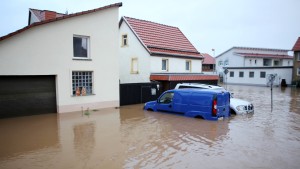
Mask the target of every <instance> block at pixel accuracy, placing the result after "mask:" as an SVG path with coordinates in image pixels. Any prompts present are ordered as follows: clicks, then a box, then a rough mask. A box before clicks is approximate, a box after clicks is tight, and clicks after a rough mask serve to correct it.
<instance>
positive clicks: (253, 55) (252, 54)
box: [237, 53, 293, 59]
mask: <svg viewBox="0 0 300 169" xmlns="http://www.w3.org/2000/svg"><path fill="white" fill-rule="evenodd" d="M237 54H239V55H242V56H244V57H248V58H272V59H293V56H289V55H272V54H261V53H237Z"/></svg>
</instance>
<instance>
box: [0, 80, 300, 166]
mask: <svg viewBox="0 0 300 169" xmlns="http://www.w3.org/2000/svg"><path fill="white" fill-rule="evenodd" d="M228 89H229V90H230V91H231V92H234V95H235V97H237V98H241V99H245V100H248V101H251V102H252V103H253V104H254V106H255V113H254V114H248V115H241V116H232V117H230V118H229V119H225V120H223V121H217V122H215V121H205V120H201V119H194V118H188V117H184V116H180V115H174V114H168V113H160V112H148V111H143V110H142V108H143V105H132V106H124V107H121V108H120V109H102V110H95V111H91V113H90V115H89V116H86V115H84V114H82V112H74V113H67V114H59V115H55V114H49V115H39V116H31V117H19V118H10V119H0V132H1V134H2V136H1V139H0V145H1V146H0V168H1V169H6V168H25V169H26V168H30V169H35V168H62V169H65V168H72V169H73V168H75V169H77V168H78V169H81V168H285V169H288V168H298V167H299V165H300V161H299V159H298V158H299V157H300V90H299V89H295V88H274V90H273V92H274V93H273V94H274V100H273V103H274V106H273V111H271V106H270V103H271V101H270V98H271V94H270V88H267V87H252V86H233V85H232V86H231V85H228Z"/></svg>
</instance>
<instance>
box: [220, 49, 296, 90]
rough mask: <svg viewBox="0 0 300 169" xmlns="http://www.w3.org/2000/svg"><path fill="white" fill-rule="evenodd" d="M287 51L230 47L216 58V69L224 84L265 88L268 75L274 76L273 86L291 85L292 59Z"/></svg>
mask: <svg viewBox="0 0 300 169" xmlns="http://www.w3.org/2000/svg"><path fill="white" fill-rule="evenodd" d="M288 51H289V50H282V49H267V48H250V47H232V48H230V49H229V50H227V51H225V52H223V53H221V54H220V55H218V56H217V57H216V69H217V71H218V73H219V75H220V76H222V77H223V80H224V82H225V83H231V84H246V85H262V86H265V85H267V82H268V79H267V77H268V75H269V74H276V79H275V85H280V84H281V83H285V84H291V83H292V67H293V57H292V56H289V55H288ZM225 68H226V69H227V70H228V74H227V75H226V76H225V74H224V69H225Z"/></svg>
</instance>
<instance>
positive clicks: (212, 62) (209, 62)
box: [202, 53, 216, 64]
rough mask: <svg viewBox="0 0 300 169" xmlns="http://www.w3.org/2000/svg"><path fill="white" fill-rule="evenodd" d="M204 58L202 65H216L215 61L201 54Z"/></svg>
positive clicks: (205, 54) (207, 55)
mask: <svg viewBox="0 0 300 169" xmlns="http://www.w3.org/2000/svg"><path fill="white" fill-rule="evenodd" d="M202 56H203V57H204V60H203V64H216V59H215V58H214V57H212V56H210V55H209V54H207V53H202Z"/></svg>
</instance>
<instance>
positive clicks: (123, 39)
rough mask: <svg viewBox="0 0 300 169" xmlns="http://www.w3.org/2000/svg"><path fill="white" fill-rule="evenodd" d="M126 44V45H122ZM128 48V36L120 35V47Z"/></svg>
mask: <svg viewBox="0 0 300 169" xmlns="http://www.w3.org/2000/svg"><path fill="white" fill-rule="evenodd" d="M124 36H126V38H124ZM124 42H126V43H124ZM125 46H128V34H122V47H125Z"/></svg>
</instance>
